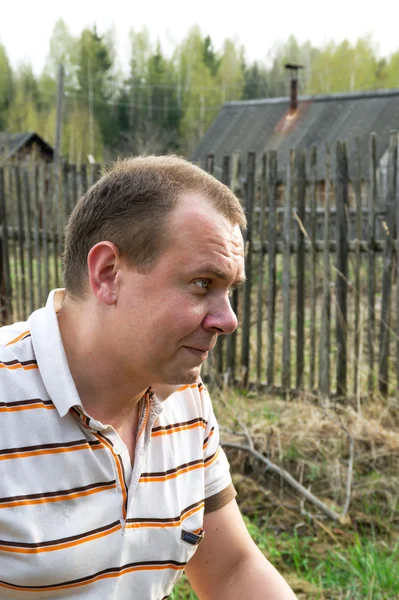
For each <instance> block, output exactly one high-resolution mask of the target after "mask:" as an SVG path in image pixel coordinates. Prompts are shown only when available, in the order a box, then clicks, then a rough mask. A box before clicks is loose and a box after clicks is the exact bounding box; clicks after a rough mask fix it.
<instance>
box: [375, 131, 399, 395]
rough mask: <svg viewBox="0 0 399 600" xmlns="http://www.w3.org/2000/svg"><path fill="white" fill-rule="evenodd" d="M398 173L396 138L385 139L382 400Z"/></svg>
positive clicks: (381, 332) (388, 325)
mask: <svg viewBox="0 0 399 600" xmlns="http://www.w3.org/2000/svg"><path fill="white" fill-rule="evenodd" d="M397 169H398V134H397V133H396V132H394V133H392V132H391V135H390V137H389V159H388V196H387V199H386V220H385V222H384V229H385V244H384V262H383V276H382V300H381V326H380V356H379V374H378V387H379V390H380V392H381V394H382V395H383V396H387V394H388V387H389V385H388V384H389V381H388V369H389V346H390V344H389V342H390V307H391V293H392V272H393V269H392V267H393V253H394V247H395V235H396V232H395V225H396V191H397Z"/></svg>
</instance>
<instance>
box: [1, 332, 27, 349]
mask: <svg viewBox="0 0 399 600" xmlns="http://www.w3.org/2000/svg"><path fill="white" fill-rule="evenodd" d="M28 333H30V330H29V329H28V330H27V331H24V332H23V333H21V335H19V336H18V337H16V338H15V339H13V340H11V342H8V344H6V345H5V346H4V347H6V346H11V345H12V344H16V343H17V342H19V340H22V338H23V337H25V336H26V335H27V334H28Z"/></svg>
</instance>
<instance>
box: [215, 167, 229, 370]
mask: <svg viewBox="0 0 399 600" xmlns="http://www.w3.org/2000/svg"><path fill="white" fill-rule="evenodd" d="M222 183H224V185H227V186H228V185H229V183H230V156H228V155H227V156H224V157H223V163H222ZM225 339H226V338H225V336H224V335H220V336H219V338H218V341H217V346H216V360H217V370H218V373H219V374H220V375H222V374H223V373H224V372H225V360H224V358H225V357H224V354H225V352H224V349H225Z"/></svg>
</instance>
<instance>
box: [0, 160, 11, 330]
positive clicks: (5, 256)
mask: <svg viewBox="0 0 399 600" xmlns="http://www.w3.org/2000/svg"><path fill="white" fill-rule="evenodd" d="M0 225H1V227H2V236H1V245H0V269H1V272H0V303H1V306H0V315H1V316H0V319H1V325H6V324H7V323H8V321H9V319H10V318H11V313H12V307H11V277H10V262H9V252H8V235H7V210H6V192H5V185H4V169H3V168H2V167H0Z"/></svg>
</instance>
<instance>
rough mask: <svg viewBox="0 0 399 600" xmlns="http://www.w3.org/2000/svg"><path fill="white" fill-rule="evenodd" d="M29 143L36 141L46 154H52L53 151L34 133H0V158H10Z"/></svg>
mask: <svg viewBox="0 0 399 600" xmlns="http://www.w3.org/2000/svg"><path fill="white" fill-rule="evenodd" d="M31 141H36V142H37V143H38V144H39V145H40V146H41V147H42V149H43V150H44V151H45V152H47V153H48V154H54V150H53V148H52V147H51V146H50V144H48V143H47V142H45V141H44V139H43V138H42V137H41V136H40V135H39V134H37V133H36V132H35V131H26V132H23V133H9V132H8V131H0V156H1V155H3V156H4V158H5V159H7V158H11V157H12V156H13V155H14V154H15V153H16V152H18V150H20V149H21V148H23V147H24V146H25V145H26V144H28V143H29V142H31Z"/></svg>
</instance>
